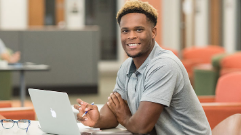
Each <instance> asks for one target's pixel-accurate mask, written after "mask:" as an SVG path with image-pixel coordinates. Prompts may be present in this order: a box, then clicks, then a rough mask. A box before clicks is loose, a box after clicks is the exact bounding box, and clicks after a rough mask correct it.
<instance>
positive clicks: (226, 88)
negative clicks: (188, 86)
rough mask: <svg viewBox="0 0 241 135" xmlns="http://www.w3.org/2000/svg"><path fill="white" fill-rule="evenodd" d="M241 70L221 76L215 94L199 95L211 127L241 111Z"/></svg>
mask: <svg viewBox="0 0 241 135" xmlns="http://www.w3.org/2000/svg"><path fill="white" fill-rule="evenodd" d="M240 83H241V72H233V73H229V74H226V75H223V76H221V77H220V78H219V80H218V84H217V87H216V95H215V96H199V97H198V98H199V101H200V102H201V104H202V107H203V109H204V111H205V114H206V116H207V118H208V121H209V124H210V126H211V128H214V127H215V126H216V125H217V124H218V123H219V122H221V121H222V120H224V119H225V118H227V117H228V116H231V115H233V114H236V113H241V84H240Z"/></svg>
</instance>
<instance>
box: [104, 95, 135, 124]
mask: <svg viewBox="0 0 241 135" xmlns="http://www.w3.org/2000/svg"><path fill="white" fill-rule="evenodd" d="M107 105H108V107H109V108H110V109H111V111H112V112H113V113H114V115H115V116H116V118H117V121H118V122H119V123H120V124H122V125H125V122H128V120H129V118H130V117H131V112H130V109H129V107H128V105H127V104H126V102H125V101H124V100H123V99H122V98H121V95H120V94H119V93H117V92H114V93H111V94H110V97H108V102H107Z"/></svg>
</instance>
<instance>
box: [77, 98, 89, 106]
mask: <svg viewBox="0 0 241 135" xmlns="http://www.w3.org/2000/svg"><path fill="white" fill-rule="evenodd" d="M77 102H78V103H79V104H80V105H86V104H88V103H86V102H84V101H83V100H81V99H79V98H78V99H77Z"/></svg>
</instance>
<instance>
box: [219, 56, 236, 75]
mask: <svg viewBox="0 0 241 135" xmlns="http://www.w3.org/2000/svg"><path fill="white" fill-rule="evenodd" d="M220 66H221V71H220V76H222V75H225V74H227V73H231V72H236V71H241V52H237V53H234V54H231V55H228V56H226V57H224V58H223V59H222V60H221V62H220Z"/></svg>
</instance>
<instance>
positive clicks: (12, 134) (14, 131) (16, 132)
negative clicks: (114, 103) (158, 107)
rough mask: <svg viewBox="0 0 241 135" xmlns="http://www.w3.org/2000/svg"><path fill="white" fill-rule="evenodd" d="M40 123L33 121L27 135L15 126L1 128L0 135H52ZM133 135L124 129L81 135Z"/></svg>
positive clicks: (87, 132) (88, 132)
mask: <svg viewBox="0 0 241 135" xmlns="http://www.w3.org/2000/svg"><path fill="white" fill-rule="evenodd" d="M38 125H39V122H38V121H31V125H30V126H29V129H28V132H27V133H26V131H25V130H23V129H19V128H18V126H17V125H16V124H15V125H14V126H13V128H11V129H3V128H2V126H0V135H52V134H48V133H45V132H43V131H42V130H41V129H40V127H39V126H38ZM103 134H105V135H108V134H109V135H132V133H130V132H129V131H127V130H126V129H124V128H119V127H117V128H113V129H105V130H101V131H96V130H89V131H86V132H82V133H80V135H103Z"/></svg>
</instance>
